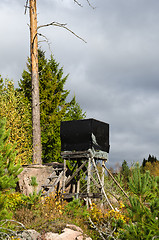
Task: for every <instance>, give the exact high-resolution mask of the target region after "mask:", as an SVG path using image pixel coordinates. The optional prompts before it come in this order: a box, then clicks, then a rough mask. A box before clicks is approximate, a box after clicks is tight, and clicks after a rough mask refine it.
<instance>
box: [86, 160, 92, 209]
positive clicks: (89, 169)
mask: <svg viewBox="0 0 159 240" xmlns="http://www.w3.org/2000/svg"><path fill="white" fill-rule="evenodd" d="M90 182H91V158H89V159H88V177H87V194H88V195H89V193H90ZM88 207H89V196H88V197H87V208H88Z"/></svg>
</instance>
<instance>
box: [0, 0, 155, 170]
mask: <svg viewBox="0 0 159 240" xmlns="http://www.w3.org/2000/svg"><path fill="white" fill-rule="evenodd" d="M79 1H80V2H81V4H82V5H83V7H79V6H78V5H77V4H75V3H74V1H73V0H41V1H40V0H39V1H38V0H37V7H38V21H39V25H41V24H46V23H49V22H52V21H57V22H59V23H67V24H68V27H69V28H70V29H71V30H72V31H74V32H75V33H76V34H78V35H79V36H80V37H82V38H83V39H85V40H86V41H87V43H84V42H83V41H81V40H79V39H77V38H76V37H75V36H73V35H72V34H71V33H69V32H67V31H66V30H64V29H60V28H56V27H48V28H46V29H41V30H40V33H41V34H44V35H45V36H46V37H47V38H48V39H49V42H50V49H51V50H49V47H48V45H47V43H45V42H40V46H41V47H42V49H43V50H45V51H46V56H47V58H49V56H50V54H51V52H52V54H53V55H54V57H55V59H56V60H57V61H58V62H59V63H60V66H63V67H64V74H65V75H67V74H68V73H69V78H68V80H67V84H66V86H65V87H66V89H70V90H71V94H72V95H73V94H75V95H76V97H77V100H78V102H79V104H80V106H81V107H82V109H83V110H84V111H86V113H87V118H95V119H97V120H101V121H104V122H107V123H109V124H110V147H111V148H110V154H109V161H108V163H109V164H110V165H114V166H115V165H116V163H119V164H121V163H122V162H123V160H126V161H127V162H128V163H129V164H130V165H131V164H132V163H133V162H136V161H139V162H140V163H141V162H142V160H143V158H147V157H148V155H149V154H152V155H155V156H156V157H157V158H158V159H159V131H158V129H159V1H158V0H90V3H92V5H93V6H94V7H95V9H92V8H91V7H90V6H89V5H88V4H87V1H86V0H79ZM24 5H25V0H3V1H0V32H1V34H0V74H1V75H2V77H3V78H5V77H8V78H10V79H13V81H14V83H15V86H17V82H18V81H19V79H20V78H21V74H22V72H23V69H25V68H26V61H27V57H28V56H29V27H28V23H29V14H28V13H27V15H24ZM41 40H43V39H42V38H39V41H41Z"/></svg>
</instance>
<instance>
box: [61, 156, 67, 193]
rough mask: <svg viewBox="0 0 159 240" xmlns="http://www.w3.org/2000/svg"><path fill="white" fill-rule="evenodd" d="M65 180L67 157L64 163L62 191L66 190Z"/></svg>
mask: <svg viewBox="0 0 159 240" xmlns="http://www.w3.org/2000/svg"><path fill="white" fill-rule="evenodd" d="M65 181H66V159H64V165H63V187H62V191H63V193H64V192H65Z"/></svg>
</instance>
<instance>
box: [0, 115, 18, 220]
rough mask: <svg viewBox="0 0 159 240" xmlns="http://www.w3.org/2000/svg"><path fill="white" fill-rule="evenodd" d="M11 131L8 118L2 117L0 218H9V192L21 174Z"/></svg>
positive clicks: (0, 124) (0, 131) (0, 137)
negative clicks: (7, 122)
mask: <svg viewBox="0 0 159 240" xmlns="http://www.w3.org/2000/svg"><path fill="white" fill-rule="evenodd" d="M8 138H9V131H6V119H0V220H1V219H4V218H9V217H10V213H9V212H8V211H7V209H6V206H7V194H8V193H9V192H10V191H11V190H13V189H15V187H16V183H17V181H18V178H17V176H18V174H20V172H21V170H20V164H18V165H15V164H14V162H15V156H16V152H15V149H14V148H13V146H12V145H11V144H9V143H8Z"/></svg>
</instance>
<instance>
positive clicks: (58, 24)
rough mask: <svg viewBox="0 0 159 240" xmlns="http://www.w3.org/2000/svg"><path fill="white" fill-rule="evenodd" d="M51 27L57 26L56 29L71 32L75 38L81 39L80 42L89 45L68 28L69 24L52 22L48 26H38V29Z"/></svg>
mask: <svg viewBox="0 0 159 240" xmlns="http://www.w3.org/2000/svg"><path fill="white" fill-rule="evenodd" d="M49 26H55V27H61V28H64V29H66V30H67V31H69V32H70V33H72V34H73V35H74V36H75V37H77V38H79V39H80V40H82V41H83V42H85V43H87V42H86V41H85V40H84V39H83V38H81V37H80V36H78V35H77V34H76V33H75V32H73V31H72V30H71V29H69V28H68V27H67V24H66V23H58V22H51V23H47V24H44V25H40V26H38V27H37V30H38V29H40V28H43V27H49Z"/></svg>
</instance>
